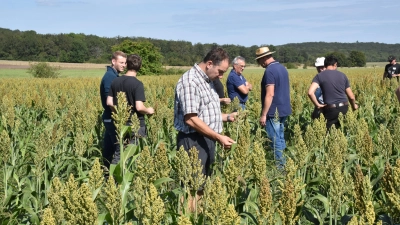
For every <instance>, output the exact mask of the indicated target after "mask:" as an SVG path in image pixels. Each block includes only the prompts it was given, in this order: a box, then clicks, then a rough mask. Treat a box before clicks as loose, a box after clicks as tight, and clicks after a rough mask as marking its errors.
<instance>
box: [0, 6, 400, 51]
mask: <svg viewBox="0 0 400 225" xmlns="http://www.w3.org/2000/svg"><path fill="white" fill-rule="evenodd" d="M0 5H1V7H0V27H1V28H7V29H11V30H20V31H27V30H34V31H36V32H37V33H39V34H59V33H83V34H86V35H89V34H92V35H97V36H100V37H117V36H122V37H146V38H154V39H163V40H183V41H189V42H192V43H193V44H195V43H202V44H205V43H217V44H219V45H222V44H234V45H241V46H246V47H249V46H252V45H257V46H261V45H283V44H288V43H302V42H321V41H322V42H343V43H354V42H357V41H358V42H380V43H387V44H396V43H400V17H399V16H398V15H397V14H398V11H399V9H400V1H399V0H380V1H377V0H330V1H324V0H275V1H267V0H241V1H238V0H216V1H211V0H202V1H200V0H140V1H139V0H111V1H110V0H0Z"/></svg>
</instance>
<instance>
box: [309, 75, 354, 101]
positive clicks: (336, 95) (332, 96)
mask: <svg viewBox="0 0 400 225" xmlns="http://www.w3.org/2000/svg"><path fill="white" fill-rule="evenodd" d="M312 82H315V83H317V84H318V85H319V86H320V87H321V90H322V95H323V96H324V103H325V104H336V103H340V102H347V101H348V100H347V95H346V89H347V88H349V87H350V83H349V80H348V79H347V77H346V75H345V74H344V73H342V72H340V71H337V70H324V71H322V72H321V73H319V74H317V75H316V76H315V77H314V79H313V81H312Z"/></svg>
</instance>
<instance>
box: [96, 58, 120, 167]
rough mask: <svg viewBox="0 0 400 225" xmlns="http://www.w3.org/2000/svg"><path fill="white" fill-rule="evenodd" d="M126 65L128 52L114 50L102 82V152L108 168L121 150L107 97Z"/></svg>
mask: <svg viewBox="0 0 400 225" xmlns="http://www.w3.org/2000/svg"><path fill="white" fill-rule="evenodd" d="M125 66H126V54H125V53H123V52H121V51H116V52H114V53H113V54H112V58H111V66H107V71H106V73H105V74H104V76H103V78H102V79H101V83H100V99H101V104H102V106H103V109H104V111H103V114H102V120H103V124H104V127H105V132H104V138H103V150H102V154H103V163H104V166H105V167H107V168H108V169H109V168H110V163H111V161H112V159H113V156H114V154H115V153H116V152H119V144H118V141H117V132H116V129H115V126H114V123H113V120H112V118H111V108H110V107H108V106H107V97H108V92H109V90H110V87H111V83H112V81H113V80H114V79H115V78H117V77H118V76H119V74H120V73H121V72H122V71H124V70H125ZM118 155H119V153H118ZM116 160H117V159H116ZM118 161H119V159H118ZM114 162H115V161H114Z"/></svg>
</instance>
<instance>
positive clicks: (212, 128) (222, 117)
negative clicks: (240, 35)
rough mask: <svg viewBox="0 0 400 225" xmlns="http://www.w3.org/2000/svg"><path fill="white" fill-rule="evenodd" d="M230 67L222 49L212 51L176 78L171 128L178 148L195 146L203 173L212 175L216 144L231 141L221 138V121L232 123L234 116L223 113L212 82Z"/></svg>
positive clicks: (229, 145)
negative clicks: (172, 124)
mask: <svg viewBox="0 0 400 225" xmlns="http://www.w3.org/2000/svg"><path fill="white" fill-rule="evenodd" d="M228 67H229V57H228V54H227V53H226V51H225V50H224V49H222V48H214V49H212V50H211V51H210V52H208V53H207V55H206V56H205V57H204V59H203V61H202V62H201V63H199V64H195V65H194V66H193V67H192V68H191V69H190V70H188V71H187V72H185V73H184V74H183V75H182V77H181V78H180V79H179V81H178V83H177V85H176V89H175V105H174V127H175V129H177V130H178V131H179V133H178V136H177V147H178V149H179V148H180V147H181V146H183V147H184V149H185V150H186V151H189V149H190V148H192V147H196V149H197V150H198V151H199V159H200V160H201V164H202V166H203V174H204V175H206V176H210V175H211V172H212V171H211V168H210V167H211V165H212V164H213V163H214V161H215V143H216V142H219V143H220V144H221V145H222V146H223V147H224V148H230V147H231V145H232V144H233V143H234V140H232V139H231V138H229V137H227V136H224V135H221V134H220V133H221V132H222V121H234V115H231V114H222V113H221V108H220V101H219V98H218V94H217V93H216V91H215V89H214V85H213V82H212V81H214V80H216V79H219V78H218V76H222V75H223V74H224V73H225V72H226V71H227V70H228Z"/></svg>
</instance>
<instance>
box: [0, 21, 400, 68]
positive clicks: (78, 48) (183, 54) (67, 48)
mask: <svg viewBox="0 0 400 225" xmlns="http://www.w3.org/2000/svg"><path fill="white" fill-rule="evenodd" d="M125 40H129V41H132V42H140V43H141V42H144V43H147V44H146V45H148V44H149V43H150V44H151V45H153V46H154V47H155V48H152V47H151V48H150V49H153V50H154V49H155V50H156V51H159V53H160V54H161V56H162V57H160V62H159V63H161V64H162V65H170V66H190V65H193V64H194V63H195V62H199V61H201V60H202V58H203V57H204V55H205V54H206V53H207V52H208V51H209V49H211V48H213V47H215V46H221V47H223V48H224V49H226V51H227V52H228V53H229V55H231V56H232V57H234V56H238V55H240V56H243V57H244V58H246V60H247V63H249V64H255V63H256V62H255V60H254V57H255V51H256V49H257V48H259V47H260V46H258V45H253V46H250V47H246V46H241V45H231V44H228V45H218V44H216V43H205V44H202V43H191V42H188V41H182V40H161V39H152V38H144V37H120V36H117V37H99V36H96V35H85V34H75V33H69V34H64V33H61V34H38V33H36V32H35V31H19V30H10V29H5V28H0V59H1V60H22V61H45V62H70V63H84V62H88V63H109V61H110V58H111V53H112V50H113V49H114V48H115V46H118V45H121V44H122V43H123V42H124V41H125ZM261 46H268V47H269V48H270V50H272V51H276V54H275V58H276V59H277V60H279V61H280V62H281V63H302V64H306V65H309V66H312V65H313V63H314V60H315V58H317V57H320V56H326V55H327V54H335V55H336V56H337V57H339V58H340V59H339V61H340V62H341V66H364V65H365V62H379V61H380V62H383V61H386V59H387V57H388V56H389V55H395V56H400V44H383V43H372V42H370V43H360V42H356V43H337V42H335V43H327V42H307V43H297V44H285V45H279V46H274V45H261Z"/></svg>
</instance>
